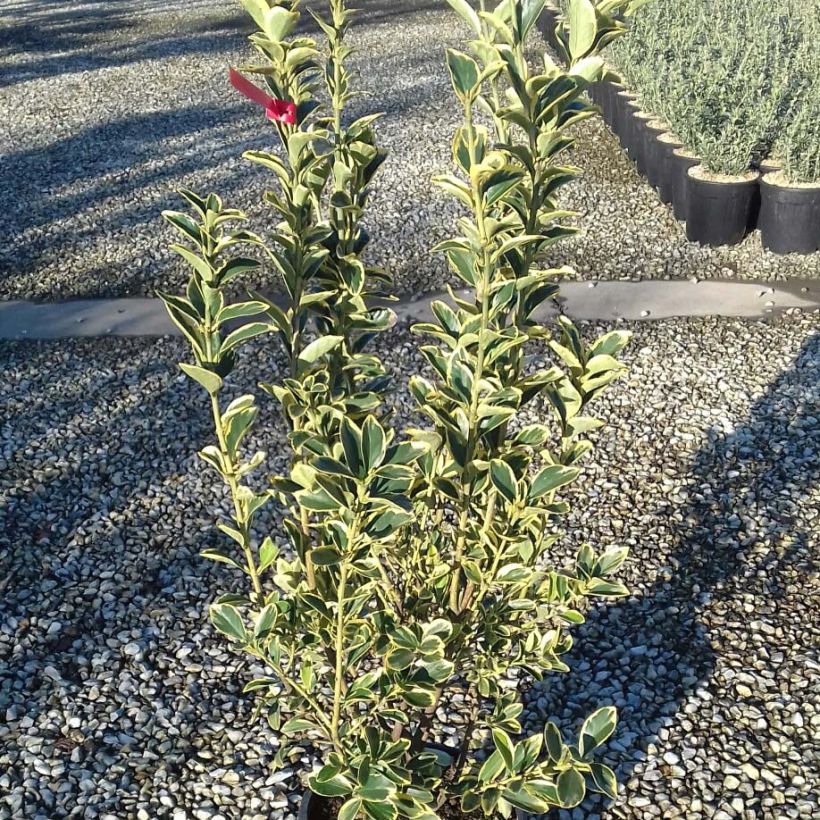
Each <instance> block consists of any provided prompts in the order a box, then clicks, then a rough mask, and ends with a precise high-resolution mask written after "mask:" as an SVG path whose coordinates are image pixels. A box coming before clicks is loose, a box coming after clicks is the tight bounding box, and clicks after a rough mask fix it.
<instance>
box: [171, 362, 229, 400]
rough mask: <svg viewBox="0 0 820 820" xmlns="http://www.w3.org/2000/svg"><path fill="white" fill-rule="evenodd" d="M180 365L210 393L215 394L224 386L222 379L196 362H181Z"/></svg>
mask: <svg viewBox="0 0 820 820" xmlns="http://www.w3.org/2000/svg"><path fill="white" fill-rule="evenodd" d="M179 367H180V369H181V370H182V372H183V373H185V374H186V375H188V376H190V377H191V378H192V379H193V380H194V381H195V382H198V383H199V384H201V385H202V386H203V387H204V388H205V389H206V390H207V391H208V393H210V395H212V396H215V395H216V394H217V393H218V392H219V391H220V390H221V388H222V379H221V378H220V377H219V376H217V374H216V373H214V372H212V371H211V370H206V369H205V368H204V367H198V366H197V365H195V364H186V363H185V362H180V363H179Z"/></svg>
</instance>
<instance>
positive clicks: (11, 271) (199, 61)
mask: <svg viewBox="0 0 820 820" xmlns="http://www.w3.org/2000/svg"><path fill="white" fill-rule="evenodd" d="M357 5H358V7H360V8H361V14H360V17H359V20H358V23H357V27H356V29H355V33H354V34H353V36H352V41H353V44H354V45H355V46H356V47H358V48H359V49H360V53H359V54H358V55H357V56H356V58H355V61H354V67H355V68H357V69H358V70H359V72H360V77H361V79H360V88H361V89H362V90H363V91H364V92H365V93H366V94H367V95H368V96H366V97H365V98H363V99H361V100H360V101H359V102H358V104H357V106H356V107H355V108H354V110H352V112H351V114H352V115H353V116H358V115H361V114H364V113H372V112H373V111H382V112H384V113H385V116H384V118H383V119H382V121H381V124H380V132H379V133H380V141H381V142H382V143H383V144H384V146H385V147H386V148H387V149H388V151H389V152H390V159H389V161H388V163H387V164H386V165H385V167H384V168H383V169H382V171H381V172H380V176H379V182H378V186H377V187H376V190H375V193H374V197H373V211H372V213H373V220H372V224H371V226H370V227H371V233H372V234H373V236H374V237H377V241H375V242H374V246H373V252H374V259H375V260H376V261H380V262H384V263H385V264H388V265H389V266H390V268H391V269H392V270H393V271H394V273H395V276H396V280H397V283H398V286H399V288H400V289H401V290H402V291H403V292H408V293H416V292H420V291H423V290H427V289H430V288H432V287H440V285H441V282H442V279H443V278H446V273H445V271H444V266H443V264H438V265H437V264H436V262H435V261H433V262H431V261H430V259H429V254H428V250H429V248H431V247H432V246H433V245H434V244H435V243H436V242H437V241H438V240H439V239H441V238H443V233H442V232H443V231H444V230H446V229H448V228H449V226H450V225H452V223H453V219H454V215H455V210H454V207H453V206H452V205H451V204H450V202H449V201H448V200H446V199H445V197H444V196H443V195H440V194H438V193H437V192H435V191H434V190H433V186H432V183H431V181H430V178H431V176H432V175H433V174H434V173H436V172H441V171H443V170H445V169H447V167H448V165H449V162H450V139H451V134H452V132H453V131H454V129H455V125H456V122H457V118H458V112H457V110H456V109H455V108H454V107H453V106H452V105H451V104H450V96H451V92H450V90H449V80H448V79H447V74H446V70H445V68H444V63H443V54H444V49H445V47H447V46H451V45H455V44H456V43H457V42H458V41H459V40H460V39H462V38H463V36H465V35H466V33H467V30H466V27H465V28H464V29H462V27H461V26H460V24H459V22H458V18H456V16H455V15H454V14H453V13H452V12H451V11H450V10H449V8H448V7H447V6H446V5H445V4H443V3H441V2H439V0H407V2H403V3H402V4H401V5H400V6H398V5H396V4H393V3H391V2H389V0H363V2H361V3H359V4H357ZM306 18H307V15H306ZM307 19H309V18H307ZM306 25H307V24H306ZM310 26H311V27H313V28H315V26H313V23H312V21H311V22H310ZM251 30H252V27H251V25H250V23H249V21H246V19H245V15H244V13H243V12H242V10H241V8H240V7H239V4H238V3H236V2H234V1H233V0H197V1H196V2H184V3H183V2H180V0H172V2H161V0H138V2H137V3H128V4H101V3H96V2H89V1H88V0H86V2H81V3H69V2H67V0H56V2H53V3H48V4H43V3H40V2H36V0H21V2H17V3H14V4H12V5H9V4H6V5H5V6H4V8H3V11H2V13H1V14H0V56H1V57H2V60H3V63H4V71H3V75H2V77H0V86H3V93H2V96H0V123H2V125H0V156H2V160H3V161H2V172H1V173H2V178H3V187H4V190H5V191H6V193H7V198H6V199H7V203H8V204H7V207H6V209H4V212H3V216H2V217H0V219H2V225H3V228H4V234H5V236H6V239H5V242H4V245H3V247H2V248H0V298H13V297H17V298H20V297H23V298H34V299H41V300H55V299H62V298H67V297H76V296H101V295H105V296H111V295H118V296H127V295H134V294H142V295H153V293H154V291H155V289H156V288H157V287H161V288H167V289H171V290H178V289H179V288H180V286H181V284H182V282H183V278H182V277H183V275H184V273H183V271H182V269H181V267H180V265H179V264H177V262H176V261H175V260H174V259H173V256H172V254H170V253H169V252H168V251H167V248H166V245H167V244H168V243H169V241H171V233H170V231H169V230H168V229H166V228H165V227H164V225H163V223H162V220H161V219H160V216H159V214H160V211H161V210H162V209H163V208H168V207H172V208H173V207H178V205H179V200H178V198H177V197H176V196H175V194H174V193H173V191H174V189H176V188H178V187H181V186H186V187H190V188H193V189H194V190H198V191H207V190H215V191H217V192H219V193H220V194H221V195H222V196H223V198H224V199H225V201H226V202H228V203H230V204H231V205H234V206H236V207H241V208H243V209H245V210H246V211H247V212H248V213H249V214H250V215H251V216H252V217H253V218H254V220H255V224H256V225H258V226H260V229H261V226H264V225H270V226H272V225H273V220H272V216H271V213H270V211H268V210H266V209H265V206H264V205H263V204H262V203H261V199H262V195H263V193H264V191H265V190H266V188H268V187H270V186H271V184H272V182H271V178H270V176H269V175H268V174H266V172H265V171H264V170H263V169H260V168H259V167H258V166H254V165H252V164H250V163H248V162H247V161H245V160H243V159H241V156H240V155H241V154H242V152H243V151H244V150H247V149H269V148H271V147H273V146H274V145H275V144H276V139H275V134H274V132H273V128H272V126H271V125H270V124H269V123H267V122H266V120H265V119H264V115H263V113H262V111H261V109H259V108H258V107H256V106H254V105H252V104H251V103H249V102H247V101H246V100H244V99H242V98H241V97H239V95H238V94H237V93H236V92H235V91H234V90H233V89H232V88H231V87H230V86H229V84H228V81H227V70H228V66H229V65H239V64H243V63H247V62H251V61H252V60H253V59H254V53H253V51H252V49H251V48H250V46H249V45H248V44H247V43H246V39H245V37H246V35H247V34H249V33H250V31H251ZM259 284H263V282H260V283H259Z"/></svg>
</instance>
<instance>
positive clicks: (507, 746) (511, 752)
mask: <svg viewBox="0 0 820 820" xmlns="http://www.w3.org/2000/svg"><path fill="white" fill-rule="evenodd" d="M493 742H494V743H495V748H496V751H497V752H498V753H499V754H500V755H501V759H502V760H503V761H504V766H505V767H506V769H507V771H508V772H509V773H510V774H512V773H513V772H514V771H515V767H514V762H513V761H514V760H515V746H514V745H513V742H512V740H510V736H509V735H508V734H507V733H506V732H505V731H504V730H503V729H493Z"/></svg>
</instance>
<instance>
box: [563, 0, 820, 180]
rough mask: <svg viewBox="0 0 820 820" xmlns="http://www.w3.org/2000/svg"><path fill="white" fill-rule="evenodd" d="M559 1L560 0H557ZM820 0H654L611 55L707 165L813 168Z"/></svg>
mask: <svg viewBox="0 0 820 820" xmlns="http://www.w3.org/2000/svg"><path fill="white" fill-rule="evenodd" d="M561 5H562V8H566V6H567V2H566V0H562V3H561ZM818 19H820V0H782V2H779V3H772V2H770V0H745V2H742V3H740V2H737V0H653V2H652V3H650V4H649V5H648V6H647V7H646V8H645V9H644V10H643V12H642V14H641V15H640V16H639V17H638V18H637V19H636V21H635V25H634V27H633V30H632V32H631V33H630V35H629V36H628V37H625V38H622V39H620V40H619V41H618V42H616V43H615V44H614V45H613V48H612V49H611V50H610V52H609V55H608V56H609V59H611V61H612V63H613V65H614V66H615V68H616V69H617V70H618V72H619V73H620V74H622V75H623V76H624V78H625V80H626V82H627V85H628V86H629V87H630V88H631V89H632V90H634V91H635V92H636V93H637V94H638V95H639V96H640V98H641V101H642V103H643V106H644V108H645V109H646V110H647V111H650V112H652V113H654V114H656V115H657V116H659V117H660V118H661V119H663V120H665V121H666V122H667V123H668V124H669V126H670V128H671V130H672V131H673V132H674V133H675V134H676V135H677V136H678V137H679V138H680V139H681V140H682V141H683V142H684V144H685V145H686V147H687V148H688V149H689V150H690V151H692V152H693V153H695V154H697V155H698V156H700V157H701V158H702V160H703V163H704V165H705V166H706V168H707V169H708V170H710V171H712V172H714V173H722V174H741V173H743V172H745V171H747V170H748V169H749V168H751V167H755V166H756V165H757V164H758V163H759V162H760V161H761V160H762V159H764V158H766V157H769V156H771V155H772V154H773V153H776V154H777V155H778V156H779V157H780V158H781V159H783V161H784V166H785V172H786V175H787V176H788V177H789V178H790V179H792V180H794V181H810V180H816V179H818V178H820V174H818V162H820V147H818V146H820V131H819V130H818V129H820V126H818V125H817V122H818V118H817V111H818V108H820V58H818V50H817V43H818V42H820V23H818Z"/></svg>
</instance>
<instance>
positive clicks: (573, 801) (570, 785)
mask: <svg viewBox="0 0 820 820" xmlns="http://www.w3.org/2000/svg"><path fill="white" fill-rule="evenodd" d="M556 785H557V787H558V799H559V800H560V801H561V806H563V807H564V808H565V809H571V808H574V807H575V806H577V805H578V804H579V803H580V802H581V801H582V800H583V799H584V794H585V793H586V784H585V783H584V777H583V775H582V774H581V773H580V772H578V771H576V770H575V769H567V770H566V771H563V772H561V774H559V775H558V781H557V782H556Z"/></svg>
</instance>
